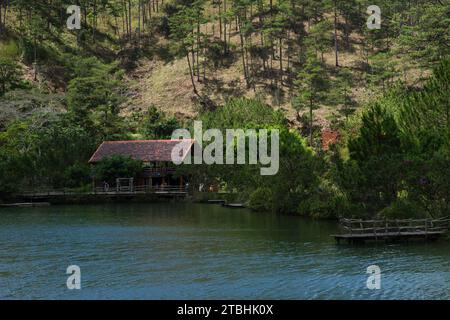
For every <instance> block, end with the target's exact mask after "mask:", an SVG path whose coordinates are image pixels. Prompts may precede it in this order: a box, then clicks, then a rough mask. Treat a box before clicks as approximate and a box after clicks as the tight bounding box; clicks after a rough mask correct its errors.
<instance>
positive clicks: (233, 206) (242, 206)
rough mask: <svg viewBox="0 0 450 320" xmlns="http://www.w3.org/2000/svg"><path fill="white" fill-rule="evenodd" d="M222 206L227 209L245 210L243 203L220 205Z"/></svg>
mask: <svg viewBox="0 0 450 320" xmlns="http://www.w3.org/2000/svg"><path fill="white" fill-rule="evenodd" d="M222 206H224V207H227V208H235V209H237V208H245V205H244V204H243V203H226V202H225V203H222Z"/></svg>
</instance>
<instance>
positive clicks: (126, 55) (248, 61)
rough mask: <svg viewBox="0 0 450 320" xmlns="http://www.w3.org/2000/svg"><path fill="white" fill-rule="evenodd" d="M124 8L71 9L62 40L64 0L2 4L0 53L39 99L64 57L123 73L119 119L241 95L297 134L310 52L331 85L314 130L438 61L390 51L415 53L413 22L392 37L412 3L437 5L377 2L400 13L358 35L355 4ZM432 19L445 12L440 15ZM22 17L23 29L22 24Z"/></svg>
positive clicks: (63, 83) (186, 112) (86, 4)
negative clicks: (73, 24) (73, 19)
mask: <svg viewBox="0 0 450 320" xmlns="http://www.w3.org/2000/svg"><path fill="white" fill-rule="evenodd" d="M353 2H354V3H353ZM381 2H382V1H381ZM124 3H125V2H120V1H106V2H104V3H102V4H100V3H97V2H96V1H81V5H82V6H81V11H82V12H81V13H82V14H81V18H82V21H81V25H82V29H81V30H80V31H70V30H67V28H66V27H65V22H66V21H65V19H66V17H64V16H62V15H61V14H56V13H58V12H59V13H60V8H61V7H64V2H63V1H60V3H59V2H55V3H54V4H53V5H52V6H51V7H50V10H48V8H44V7H39V6H36V7H33V9H30V8H29V7H25V6H23V7H21V5H20V4H19V3H18V4H16V3H15V2H12V3H11V4H10V5H9V6H8V7H7V8H6V9H7V11H6V12H7V14H6V15H4V16H3V22H2V25H1V28H0V30H1V33H0V37H1V39H2V40H1V41H2V42H1V43H2V47H1V50H0V51H3V52H2V55H4V56H6V57H8V56H10V57H12V59H14V60H18V61H20V64H21V66H22V70H23V79H22V80H24V81H25V82H26V83H28V84H27V85H26V86H28V87H29V86H31V87H32V88H38V90H40V91H41V92H42V93H44V94H45V91H47V92H49V93H51V94H54V93H55V92H60V93H61V92H62V93H64V92H66V90H67V86H68V84H69V81H70V80H71V78H73V76H74V70H73V66H70V62H68V60H70V59H71V58H70V56H71V55H74V56H79V57H82V56H85V57H89V56H91V57H92V56H95V57H97V58H98V59H100V61H102V62H103V63H110V62H112V61H114V60H116V61H119V66H120V67H121V68H123V70H124V72H125V75H124V77H123V79H122V80H121V83H122V85H123V87H124V88H122V89H121V96H122V97H123V98H124V99H122V101H121V105H120V109H121V114H122V115H130V114H133V113H134V112H135V111H146V110H147V108H148V107H149V106H150V105H155V106H156V107H157V108H159V109H161V110H162V111H164V112H167V113H168V114H173V115H175V116H176V117H177V118H178V119H186V118H187V119H189V118H193V117H195V116H196V115H198V112H199V111H201V110H202V108H205V106H204V103H205V101H207V104H209V107H211V106H214V107H215V106H218V105H221V104H223V103H224V102H225V101H226V99H228V98H229V97H237V96H245V97H259V98H261V99H263V100H264V101H266V102H267V103H268V104H270V105H271V106H273V107H274V108H277V109H278V108H281V109H282V110H283V111H284V112H285V114H286V116H287V118H288V119H289V120H290V121H291V123H292V124H293V125H296V126H300V125H302V124H301V123H300V122H304V120H305V117H307V115H306V114H307V113H308V108H305V107H303V106H302V103H301V102H299V101H297V100H298V99H297V97H298V96H299V87H301V86H299V84H298V81H299V76H298V74H299V73H301V72H302V68H303V67H304V64H305V63H306V59H307V57H308V55H311V54H313V55H315V57H316V58H317V59H318V61H319V62H321V63H322V64H323V66H322V68H323V69H324V72H325V77H326V78H327V80H328V81H330V84H329V85H328V89H326V93H325V94H326V95H327V96H328V97H326V98H325V99H321V101H317V102H316V103H315V106H314V109H315V111H314V124H317V125H319V126H322V127H323V126H329V125H330V123H332V124H333V125H335V124H336V122H338V123H339V122H340V121H342V120H343V119H344V116H343V115H345V114H348V112H351V110H354V109H357V108H358V107H359V106H361V105H363V104H364V103H366V102H367V101H369V100H370V99H371V97H372V96H374V95H376V94H377V92H379V91H382V90H383V89H382V87H384V86H385V84H387V83H393V81H395V80H399V79H400V80H404V81H405V82H406V83H407V84H408V85H412V84H416V83H417V81H419V83H420V81H421V80H422V79H423V77H422V76H423V74H427V72H428V71H429V69H430V67H431V65H432V64H433V63H434V60H435V59H436V57H430V56H429V57H427V58H426V59H416V58H415V57H412V56H411V55H410V54H405V53H404V52H407V51H408V50H398V46H399V45H400V44H401V45H403V46H405V45H407V46H409V47H412V48H413V46H414V45H415V43H414V42H412V43H411V42H408V41H411V40H412V39H409V38H408V37H409V35H410V33H409V32H410V31H411V32H412V31H414V28H417V29H418V27H419V24H420V19H418V20H417V21H410V26H408V28H410V29H411V30H404V31H408V33H407V32H405V33H404V34H402V30H398V29H397V28H398V27H397V26H398V25H399V24H400V25H401V23H403V22H402V21H403V20H404V19H407V18H408V16H410V15H412V14H413V13H414V12H416V11H417V10H422V9H423V7H421V6H425V8H426V9H427V10H428V11H427V12H426V14H428V15H431V14H433V12H434V11H433V10H435V8H434V7H433V8H429V7H428V6H426V5H417V7H416V8H410V9H409V11H408V12H405V11H404V10H403V6H402V5H401V4H399V5H398V6H392V5H389V4H388V3H387V2H386V3H384V2H383V3H381V4H382V8H383V10H384V12H386V11H387V12H386V15H387V16H391V15H395V14H402V16H400V17H397V18H396V19H397V20H395V19H393V18H392V19H390V20H387V19H386V20H384V24H383V25H382V28H381V29H380V30H373V31H368V29H367V27H366V20H367V17H368V15H367V14H366V13H365V10H364V8H365V7H366V4H365V2H364V1H348V3H343V4H340V3H337V4H333V2H332V1H321V2H312V3H311V2H309V1H299V2H298V3H296V2H290V1H286V0H279V1H274V2H272V1H271V2H267V3H265V2H262V1H247V2H245V1H243V2H239V1H238V2H235V3H227V2H226V1H223V2H217V3H216V2H214V3H210V2H208V1H196V2H189V1H187V2H185V1H179V0H174V1H166V2H164V3H163V2H159V1H157V0H155V1H153V2H152V1H129V2H128V3H126V4H125V5H124ZM405 3H406V1H405ZM438 7H439V6H438ZM437 11H438V13H440V12H445V7H444V9H442V8H438V9H437ZM24 12H26V13H27V16H28V17H30V18H31V20H30V21H26V20H25V19H24V16H25V15H24V14H23V13H24ZM434 19H438V17H435V18H434ZM410 20H411V19H410ZM441 25H444V24H442V23H441ZM39 28H41V29H42V30H41V31H40V32H36V31H37V30H39ZM443 28H444V29H441V31H442V30H447V31H448V28H447V29H445V25H444V27H443ZM405 29H406V27H405ZM438 30H439V29H437V30H435V33H437V32H438ZM426 32H428V30H426ZM424 36H425V37H429V35H427V34H425V35H424ZM444 39H445V34H444ZM412 41H413V40H412ZM430 41H431V40H430ZM405 43H406V44H405ZM429 45H434V44H433V43H430V44H429ZM336 46H337V55H338V60H339V66H336V63H335V60H336V50H335V49H336ZM12 47H15V48H14V49H11V48H12ZM413 49H414V48H413ZM417 49H420V50H423V49H424V48H421V47H419V48H417ZM427 50H428V49H427ZM11 51H13V52H11ZM14 51H16V52H14ZM187 53H189V54H188V56H190V57H191V59H190V60H191V61H190V62H189V63H190V64H191V68H192V80H193V82H194V85H195V86H196V90H197V91H198V93H199V94H198V95H197V94H195V93H194V89H193V84H192V81H191V74H190V72H189V65H188V64H187V63H186V54H187ZM63 55H65V56H63ZM340 70H347V71H348V72H349V74H347V75H345V76H346V77H347V79H346V80H345V81H347V82H348V88H346V89H345V90H346V92H347V93H346V94H347V95H348V96H346V97H342V96H340V97H339V95H340V93H339V92H336V91H337V90H342V88H338V86H337V85H335V84H334V83H342V79H341V78H340V76H341V75H340V74H339V72H340ZM197 73H198V74H197ZM300 95H301V94H300ZM344 100H345V101H347V102H348V103H347V102H345V101H344ZM199 102H200V104H199ZM201 102H203V106H202V103H201ZM64 105H66V102H64V101H63V106H62V107H63V108H64ZM209 107H208V108H209ZM69 108H70V106H69ZM344 109H345V110H344ZM347 111H348V112H347ZM303 114H305V117H302V115H303ZM299 115H300V116H299ZM302 119H303V120H302Z"/></svg>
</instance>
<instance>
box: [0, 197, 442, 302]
mask: <svg viewBox="0 0 450 320" xmlns="http://www.w3.org/2000/svg"><path fill="white" fill-rule="evenodd" d="M336 231H337V226H336V223H334V222H324V221H311V220H306V219H302V218H298V217H289V216H275V215H271V214H261V213H253V212H249V211H247V210H245V209H229V208H222V207H221V206H218V205H201V204H183V203H163V204H113V205H96V206H87V205H85V206H51V207H40V208H3V209H0V298H2V299H450V242H448V241H443V240H442V241H439V242H436V243H428V244H426V243H415V244H395V245H370V246H358V247H354V246H346V245H341V246H337V245H336V244H335V242H334V240H333V239H332V238H331V237H330V236H329V235H330V234H332V233H334V232H336ZM374 264H375V265H378V266H379V267H380V268H381V272H382V275H381V289H380V290H369V289H367V287H366V281H367V278H368V276H369V275H368V274H366V269H367V267H368V266H370V265H374ZM69 265H78V266H79V267H80V268H81V290H69V289H67V286H66V280H67V277H68V276H69V275H67V274H66V268H67V267H68V266H69Z"/></svg>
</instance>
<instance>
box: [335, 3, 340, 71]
mask: <svg viewBox="0 0 450 320" xmlns="http://www.w3.org/2000/svg"><path fill="white" fill-rule="evenodd" d="M336 1H337V0H334V55H335V58H336V67H339V47H338V36H337V24H338V16H337V2H336Z"/></svg>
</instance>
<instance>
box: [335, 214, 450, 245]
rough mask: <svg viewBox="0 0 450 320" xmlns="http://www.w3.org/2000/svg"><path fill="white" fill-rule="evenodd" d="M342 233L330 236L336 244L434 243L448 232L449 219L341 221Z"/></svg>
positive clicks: (449, 227) (449, 226)
mask: <svg viewBox="0 0 450 320" xmlns="http://www.w3.org/2000/svg"><path fill="white" fill-rule="evenodd" d="M340 224H341V227H342V229H343V230H344V233H342V234H334V235H331V236H332V237H334V238H335V239H336V241H337V242H338V243H340V242H341V240H343V241H347V243H361V242H366V241H392V242H394V241H407V240H412V239H420V240H427V241H434V240H437V239H438V238H439V237H441V236H442V235H443V234H445V233H447V232H448V231H449V230H450V217H445V218H440V219H407V220H361V219H341V220H340Z"/></svg>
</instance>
